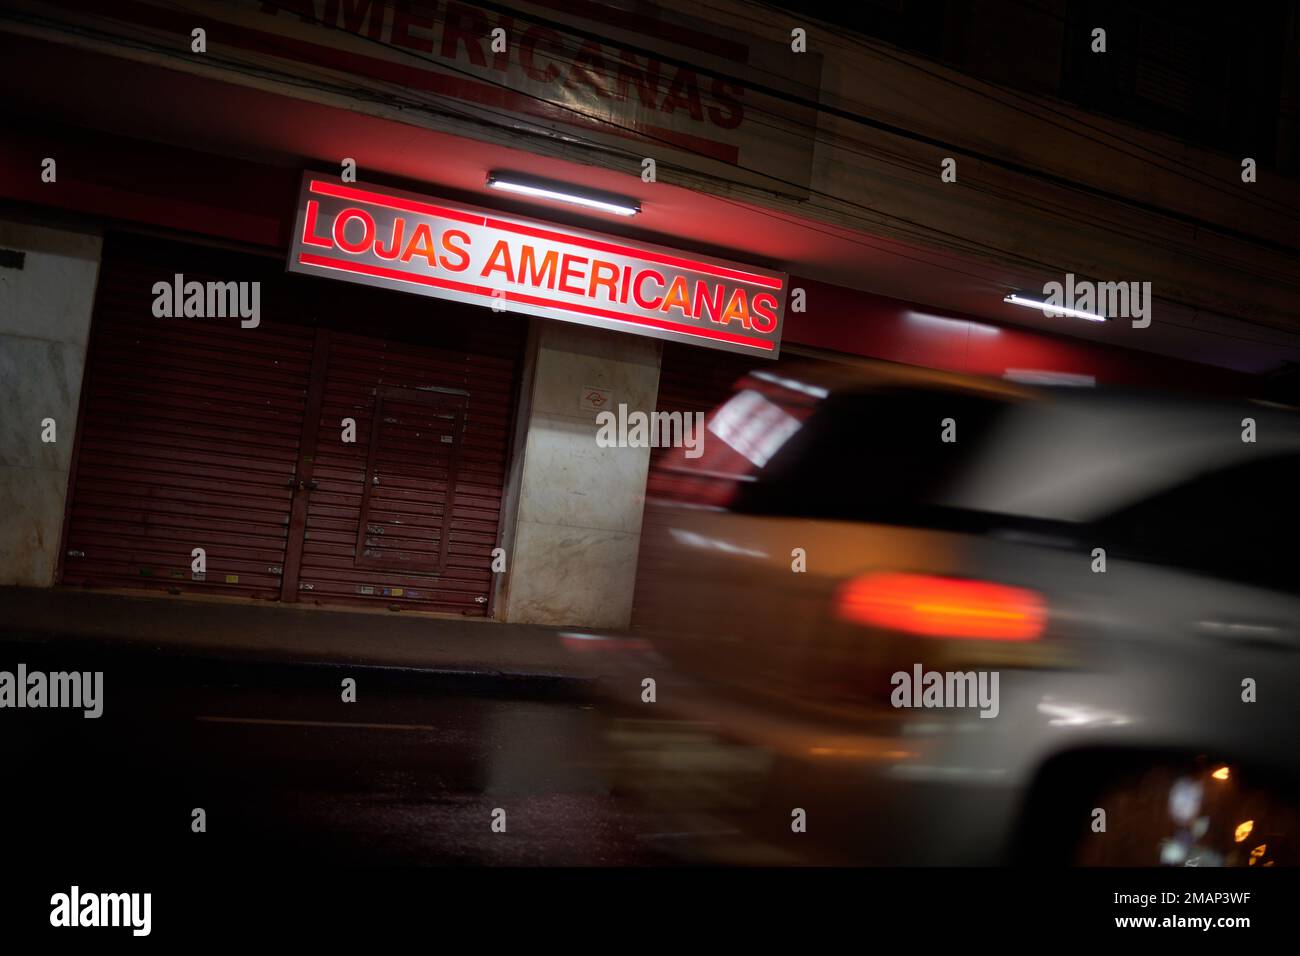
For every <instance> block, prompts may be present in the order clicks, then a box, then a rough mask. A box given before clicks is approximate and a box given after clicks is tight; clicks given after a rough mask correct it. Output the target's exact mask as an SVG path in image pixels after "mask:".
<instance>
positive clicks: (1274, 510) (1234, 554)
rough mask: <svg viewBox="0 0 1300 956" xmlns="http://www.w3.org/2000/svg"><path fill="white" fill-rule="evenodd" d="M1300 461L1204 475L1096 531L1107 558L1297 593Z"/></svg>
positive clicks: (1299, 586)
mask: <svg viewBox="0 0 1300 956" xmlns="http://www.w3.org/2000/svg"><path fill="white" fill-rule="evenodd" d="M1298 487H1300V456H1285V457H1281V458H1272V459H1269V460H1267V461H1261V462H1251V463H1249V464H1245V465H1238V466H1235V467H1232V468H1226V469H1222V470H1219V471H1215V472H1210V473H1207V474H1203V475H1199V476H1197V477H1196V478H1194V479H1192V480H1190V481H1187V482H1184V483H1183V484H1180V485H1178V486H1176V487H1174V488H1171V489H1169V490H1167V491H1165V492H1163V493H1161V494H1159V495H1156V496H1153V497H1151V498H1148V499H1146V500H1144V501H1141V502H1138V503H1137V504H1134V505H1130V506H1128V507H1126V508H1124V509H1122V510H1121V511H1119V512H1116V513H1115V514H1112V515H1111V516H1109V517H1108V518H1106V519H1105V520H1104V521H1102V522H1100V523H1099V526H1098V529H1097V530H1098V538H1099V540H1100V541H1101V542H1102V543H1103V545H1105V546H1108V554H1113V555H1116V556H1120V557H1128V558H1133V559H1136V560H1143V561H1155V562H1159V563H1162V564H1169V565H1172V566H1175V567H1182V568H1187V569H1189V570H1195V571H1200V572H1204V573H1207V574H1213V575H1215V576H1218V577H1223V578H1228V579H1231V580H1237V581H1243V582H1245V583H1249V584H1257V585H1260V586H1264V587H1270V588H1275V589H1277V590H1282V591H1288V592H1291V593H1300V548H1297V547H1296V545H1295V542H1296V532H1297V531H1298V530H1300V508H1298V507H1297V504H1296V489H1297V488H1298Z"/></svg>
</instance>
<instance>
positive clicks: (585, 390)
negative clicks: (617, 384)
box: [578, 385, 614, 412]
mask: <svg viewBox="0 0 1300 956" xmlns="http://www.w3.org/2000/svg"><path fill="white" fill-rule="evenodd" d="M613 400H614V390H613V389H612V388H601V387H600V386H598V385H584V386H582V392H581V393H580V394H579V396H578V407H579V408H581V409H583V410H585V411H593V412H598V411H600V410H601V409H602V408H605V407H606V406H608V405H609V403H610V402H612V401H613Z"/></svg>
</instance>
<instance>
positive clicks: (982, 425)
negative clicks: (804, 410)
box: [737, 389, 1005, 521]
mask: <svg viewBox="0 0 1300 956" xmlns="http://www.w3.org/2000/svg"><path fill="white" fill-rule="evenodd" d="M1004 408H1005V405H1004V403H1002V402H1000V401H997V400H994V399H990V398H987V397H983V396H976V395H964V394H961V393H954V392H938V391H929V390H923V389H895V390H890V391H881V392H871V393H863V394H849V395H839V396H832V397H831V398H829V399H827V400H826V401H825V402H824V403H823V404H822V405H821V406H819V408H818V409H817V412H816V414H815V415H813V417H812V418H810V419H809V420H808V421H807V422H806V423H805V426H804V427H803V428H802V429H801V430H800V431H799V432H798V433H796V434H795V435H794V436H793V437H791V438H790V440H789V441H788V442H786V443H785V444H784V445H783V446H782V447H781V449H780V451H779V452H778V453H777V454H776V455H775V456H774V457H773V458H772V460H771V461H770V462H768V463H767V465H766V467H765V468H763V469H762V471H761V472H760V473H759V474H758V480H757V481H756V482H755V483H754V484H752V485H749V486H748V487H746V488H744V489H742V491H741V494H740V497H739V500H738V501H737V507H738V509H739V510H742V511H750V512H757V513H763V514H779V515H784V516H788V517H808V518H824V519H830V520H839V521H888V520H895V519H897V520H909V518H911V517H913V516H915V515H916V514H917V513H918V512H919V511H921V510H926V509H930V508H933V507H935V506H940V505H942V504H943V498H944V494H945V492H946V490H947V489H948V488H949V487H951V485H952V483H953V482H954V481H955V479H956V478H958V477H959V476H960V474H961V472H962V471H963V469H964V468H965V467H966V466H967V465H968V464H969V462H970V461H971V459H972V458H973V457H974V456H975V455H976V454H978V452H979V450H980V449H981V448H982V446H983V443H984V439H985V438H986V436H987V434H988V432H989V430H990V428H991V427H992V425H993V423H994V422H995V421H996V419H997V417H998V416H999V415H1000V414H1001V412H1002V410H1003V409H1004ZM945 419H952V420H953V425H952V426H950V428H949V431H950V433H951V434H950V435H949V436H948V437H951V438H955V440H952V441H945V440H944V438H945V425H944V420H945Z"/></svg>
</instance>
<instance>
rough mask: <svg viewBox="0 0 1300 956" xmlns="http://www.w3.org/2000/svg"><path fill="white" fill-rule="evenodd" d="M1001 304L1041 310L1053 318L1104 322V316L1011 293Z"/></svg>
mask: <svg viewBox="0 0 1300 956" xmlns="http://www.w3.org/2000/svg"><path fill="white" fill-rule="evenodd" d="M1002 301H1003V302H1010V303H1011V304H1012V305H1023V306H1027V307H1028V308H1031V309H1042V310H1043V312H1044V313H1051V314H1052V315H1053V316H1058V315H1072V316H1074V317H1075V318H1076V319H1087V320H1088V321H1089V322H1105V321H1106V317H1105V316H1104V315H1097V314H1096V313H1095V312H1084V311H1083V310H1082V309H1071V308H1070V307H1069V306H1065V305H1053V304H1052V303H1050V302H1044V301H1043V300H1042V299H1031V298H1029V297H1027V296H1023V295H1020V294H1019V293H1017V292H1012V293H1011V294H1010V295H1008V296H1007V297H1006V298H1005V299H1003V300H1002Z"/></svg>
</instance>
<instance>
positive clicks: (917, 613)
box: [835, 572, 1047, 641]
mask: <svg viewBox="0 0 1300 956" xmlns="http://www.w3.org/2000/svg"><path fill="white" fill-rule="evenodd" d="M835 606H836V612H837V614H838V615H839V617H840V619H841V620H845V621H851V622H853V623H855V624H870V625H872V626H873V627H884V628H889V629H891V630H895V631H902V632H904V633H907V634H916V635H920V636H922V637H964V638H974V639H977V640H985V641H1033V640H1037V639H1038V638H1039V637H1042V634H1043V629H1044V627H1045V626H1046V623H1047V609H1046V607H1045V605H1044V603H1043V599H1042V597H1041V596H1040V595H1038V594H1037V593H1036V592H1034V591H1029V590H1026V589H1024V588H1015V587H1009V586H1008V585H1005V584H993V583H991V582H989V581H973V580H970V579H967V578H944V577H935V576H932V575H927V574H904V573H898V572H881V573H874V574H865V575H863V576H862V577H858V578H854V579H853V580H851V581H849V582H847V583H845V584H844V585H842V586H841V587H840V590H839V592H838V594H837V596H836V601H835Z"/></svg>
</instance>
